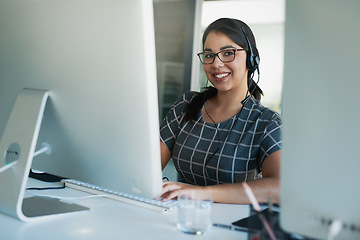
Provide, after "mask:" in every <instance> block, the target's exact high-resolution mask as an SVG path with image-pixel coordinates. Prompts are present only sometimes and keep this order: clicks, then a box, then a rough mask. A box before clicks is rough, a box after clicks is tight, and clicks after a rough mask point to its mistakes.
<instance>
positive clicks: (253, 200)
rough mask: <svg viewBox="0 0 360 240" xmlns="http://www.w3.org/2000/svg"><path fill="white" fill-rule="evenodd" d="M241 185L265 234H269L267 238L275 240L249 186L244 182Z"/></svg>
mask: <svg viewBox="0 0 360 240" xmlns="http://www.w3.org/2000/svg"><path fill="white" fill-rule="evenodd" d="M242 185H243V187H244V189H245V193H246V195H247V196H248V198H249V200H250V202H251V205H252V206H253V207H254V209H255V210H256V211H257V212H259V217H260V219H261V221H262V223H263V224H264V227H265V228H266V230H267V232H268V233H269V236H270V238H271V240H276V237H275V234H274V232H273V231H272V229H271V227H270V225H269V222H268V221H267V220H266V218H265V217H264V215H262V213H261V207H260V205H259V202H258V201H257V200H256V198H255V196H254V193H253V192H252V190H251V188H250V186H249V185H248V184H247V183H246V182H242Z"/></svg>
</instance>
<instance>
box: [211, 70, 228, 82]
mask: <svg viewBox="0 0 360 240" xmlns="http://www.w3.org/2000/svg"><path fill="white" fill-rule="evenodd" d="M213 76H214V77H215V80H216V81H224V80H226V79H227V78H228V77H229V76H230V73H225V72H222V73H214V74H213Z"/></svg>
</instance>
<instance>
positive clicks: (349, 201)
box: [280, 0, 360, 239]
mask: <svg viewBox="0 0 360 240" xmlns="http://www.w3.org/2000/svg"><path fill="white" fill-rule="evenodd" d="M359 10H360V1H327V0H320V1H312V0H303V1H297V0H288V1H287V2H286V22H285V61H284V63H285V64H284V85H283V101H282V104H283V122H284V129H283V130H284V131H283V134H284V135H283V141H284V145H283V155H282V167H281V213H280V214H281V215H280V221H281V225H282V226H283V228H284V229H285V230H287V231H290V232H295V233H300V234H303V235H305V236H309V237H312V238H316V239H327V238H328V236H330V235H331V234H332V233H330V229H331V228H332V227H333V226H336V224H335V223H340V224H339V225H338V226H341V230H340V232H339V233H338V235H337V237H336V238H335V239H360V187H359V183H360V174H359V169H360V161H359V160H360V159H359V143H360V141H359V136H360V124H359V120H360V107H359V104H358V103H359V93H358V91H359V89H360V81H359V76H360V68H359V66H358V65H359V56H360V45H359V43H360V28H359V26H358V23H359V22H360V15H359ZM330 226H332V227H330ZM332 229H335V228H332ZM329 234H330V235H329ZM329 239H332V238H329Z"/></svg>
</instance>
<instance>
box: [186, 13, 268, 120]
mask: <svg viewBox="0 0 360 240" xmlns="http://www.w3.org/2000/svg"><path fill="white" fill-rule="evenodd" d="M243 29H244V30H245V33H244V31H243ZM210 32H221V33H224V34H226V35H227V36H228V37H230V38H231V40H233V41H234V42H235V43H236V44H237V45H239V46H241V47H242V48H244V49H245V51H246V54H247V56H249V54H250V48H249V45H248V42H247V40H246V36H245V34H246V35H247V37H248V39H249V41H250V44H251V48H252V51H253V54H255V55H257V56H259V52H258V50H257V48H256V42H255V37H254V35H253V33H252V31H251V29H250V27H249V26H248V25H247V24H246V23H244V22H242V21H240V20H237V19H232V18H220V19H218V20H216V21H214V22H213V23H211V24H210V25H209V26H208V27H207V28H206V29H205V32H204V34H203V38H202V44H203V46H204V44H205V41H206V38H207V36H208V35H209V33H210ZM259 59H260V58H259ZM247 64H248V63H247ZM253 73H254V72H253V71H251V70H249V72H248V86H249V93H252V95H253V96H254V97H255V98H256V99H257V100H259V101H260V100H261V95H263V91H262V90H261V89H260V87H259V86H258V85H257V84H256V82H255V81H254V80H253V79H252V77H251V76H252V75H253ZM216 94H217V89H216V88H214V87H206V88H205V89H204V91H203V92H200V93H197V94H196V95H195V96H194V97H193V99H192V100H191V102H190V103H189V104H187V106H186V108H185V120H186V121H190V120H194V121H196V119H197V118H198V115H199V112H200V110H201V108H202V106H203V104H204V102H205V101H206V100H207V99H209V98H212V97H214V96H215V95H216Z"/></svg>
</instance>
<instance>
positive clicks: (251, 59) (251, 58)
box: [241, 27, 260, 72]
mask: <svg viewBox="0 0 360 240" xmlns="http://www.w3.org/2000/svg"><path fill="white" fill-rule="evenodd" d="M241 30H242V32H243V33H244V36H245V39H246V42H247V45H248V47H249V52H248V54H247V55H246V66H247V67H248V68H249V70H250V71H251V72H254V71H255V70H256V69H259V63H260V58H259V56H258V55H256V54H254V52H253V49H252V47H251V43H250V40H249V37H248V35H247V34H246V31H245V29H244V27H241Z"/></svg>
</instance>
